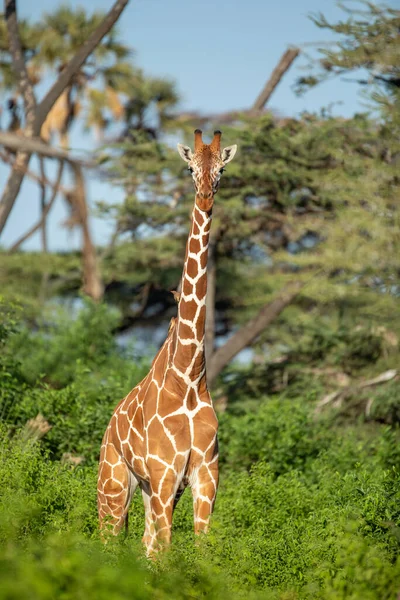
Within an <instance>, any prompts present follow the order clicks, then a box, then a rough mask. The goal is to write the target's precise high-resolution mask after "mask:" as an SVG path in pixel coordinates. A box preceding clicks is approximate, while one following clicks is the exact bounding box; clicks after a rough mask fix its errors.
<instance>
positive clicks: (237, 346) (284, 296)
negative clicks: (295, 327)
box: [207, 282, 305, 387]
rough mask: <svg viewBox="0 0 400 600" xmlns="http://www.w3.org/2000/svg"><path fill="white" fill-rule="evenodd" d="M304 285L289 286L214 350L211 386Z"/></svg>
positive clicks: (211, 363)
mask: <svg viewBox="0 0 400 600" xmlns="http://www.w3.org/2000/svg"><path fill="white" fill-rule="evenodd" d="M304 285H305V284H304V283H303V282H296V283H294V284H291V285H289V286H287V288H286V289H284V291H283V292H282V293H281V294H280V295H279V296H278V297H277V298H275V299H274V300H272V302H270V303H268V304H266V305H265V306H263V307H262V309H261V310H260V311H259V313H258V314H257V315H256V316H255V317H254V318H253V319H250V321H248V322H247V323H246V324H245V325H243V327H241V328H240V329H239V330H238V331H236V333H234V334H233V336H232V337H230V338H229V339H228V341H227V342H226V343H225V344H224V345H223V346H221V348H218V350H216V351H215V352H214V354H213V355H212V357H211V361H210V363H209V364H208V365H207V383H208V385H209V387H211V386H212V385H213V383H214V381H215V379H216V378H217V377H218V375H219V374H220V373H221V371H222V370H223V369H224V368H225V367H226V365H227V364H228V363H229V362H230V361H231V360H232V358H234V357H235V356H236V355H237V354H239V352H240V351H241V350H243V349H244V348H246V347H247V346H249V345H250V343H251V342H253V341H254V340H255V339H256V338H257V337H258V336H259V335H260V333H261V332H262V331H263V330H264V329H265V328H266V327H267V326H268V325H270V323H272V322H273V321H274V320H275V319H276V318H277V317H278V316H279V315H280V314H281V312H282V311H283V310H284V309H285V308H286V307H287V306H288V305H289V304H291V302H293V300H294V298H295V297H296V296H297V294H298V293H299V291H300V290H301V289H302V288H303V287H304Z"/></svg>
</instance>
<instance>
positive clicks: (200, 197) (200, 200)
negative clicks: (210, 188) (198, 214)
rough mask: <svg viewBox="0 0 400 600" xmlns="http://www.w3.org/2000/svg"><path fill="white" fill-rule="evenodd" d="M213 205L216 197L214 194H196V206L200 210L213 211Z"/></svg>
mask: <svg viewBox="0 0 400 600" xmlns="http://www.w3.org/2000/svg"><path fill="white" fill-rule="evenodd" d="M213 204H214V195H213V193H212V192H207V194H196V206H197V208H199V209H200V210H204V211H205V212H208V211H210V210H211V209H212V206H213Z"/></svg>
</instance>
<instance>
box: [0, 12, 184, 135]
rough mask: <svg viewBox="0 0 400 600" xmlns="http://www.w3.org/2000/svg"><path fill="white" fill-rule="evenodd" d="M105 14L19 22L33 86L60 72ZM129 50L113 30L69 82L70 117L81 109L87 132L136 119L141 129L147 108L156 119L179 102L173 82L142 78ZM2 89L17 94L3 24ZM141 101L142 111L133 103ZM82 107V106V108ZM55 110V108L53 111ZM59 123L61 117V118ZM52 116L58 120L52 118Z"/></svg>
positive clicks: (58, 14)
mask: <svg viewBox="0 0 400 600" xmlns="http://www.w3.org/2000/svg"><path fill="white" fill-rule="evenodd" d="M103 18H104V14H103V13H101V12H99V11H97V12H94V13H93V14H87V12H86V10H85V9H84V8H76V9H72V8H70V7H68V6H61V7H59V8H57V9H56V10H54V11H53V12H51V13H47V14H44V15H43V16H42V17H41V18H40V20H38V21H36V22H34V23H31V22H28V21H26V20H22V21H20V23H19V29H20V35H21V43H22V47H23V50H24V56H25V61H26V64H27V70H28V73H29V76H30V79H31V82H32V84H33V85H34V86H36V85H38V84H39V83H40V82H41V81H42V80H43V79H44V78H45V77H46V76H48V75H49V74H52V75H53V77H54V73H58V72H60V70H62V68H63V67H64V66H65V64H66V63H67V62H68V61H69V60H70V59H71V58H72V57H73V56H74V55H75V53H76V52H77V51H78V50H79V48H80V47H81V46H82V44H84V43H85V41H86V40H87V39H88V37H89V35H90V34H91V33H92V32H93V31H94V30H95V29H96V28H97V27H98V26H99V24H100V23H101V22H102V20H103ZM131 55H132V50H131V49H130V48H129V47H128V46H127V45H126V44H123V43H122V42H121V41H120V39H119V34H118V30H117V28H116V27H113V29H112V30H111V31H110V32H109V34H108V35H107V36H106V37H105V38H104V39H103V41H102V42H101V43H100V44H99V45H98V46H97V47H96V48H95V50H94V52H93V53H92V54H91V56H90V57H89V59H88V60H87V61H86V63H85V65H84V66H83V67H82V69H81V70H80V71H79V73H77V74H76V75H75V77H74V79H73V82H72V94H73V106H72V105H71V107H72V117H76V116H77V115H78V114H79V112H80V111H81V109H82V108H84V109H85V111H84V122H85V127H86V129H87V130H89V129H90V130H93V129H94V130H95V131H97V132H98V133H100V132H101V131H103V130H104V129H105V128H107V127H109V126H110V125H111V124H112V123H115V122H116V121H121V120H123V121H125V122H126V123H131V121H132V119H133V116H134V115H137V114H140V115H141V116H142V121H141V123H140V125H141V126H142V127H144V125H145V123H144V111H145V110H147V109H148V108H149V106H150V105H151V106H152V107H153V108H154V107H155V108H156V110H157V112H158V113H159V116H160V119H167V116H168V110H169V109H170V108H171V106H173V105H174V104H175V103H176V101H177V95H176V92H175V91H174V89H173V85H172V83H171V82H169V81H166V80H164V79H163V80H161V79H158V78H151V77H145V76H144V75H143V72H142V71H141V70H140V69H138V68H136V67H134V66H133V64H132V62H131ZM0 58H1V62H0V86H1V87H2V88H4V89H6V90H10V91H11V92H13V93H14V94H15V93H16V89H15V88H16V81H15V74H14V73H13V71H12V68H11V62H10V54H9V48H8V38H7V30H6V24H5V21H4V20H2V21H0ZM139 94H140V98H141V102H142V105H141V110H140V111H138V108H137V107H136V105H134V103H135V102H137V99H138V98H139ZM82 103H83V106H82ZM56 110H57V109H56V108H55V111H56ZM61 112H62V111H60V115H59V118H60V119H63V118H64V113H63V114H61ZM55 116H57V115H56V114H55Z"/></svg>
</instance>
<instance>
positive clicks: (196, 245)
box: [189, 239, 201, 254]
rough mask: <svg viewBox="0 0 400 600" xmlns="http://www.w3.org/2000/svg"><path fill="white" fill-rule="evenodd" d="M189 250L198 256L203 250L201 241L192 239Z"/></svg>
mask: <svg viewBox="0 0 400 600" xmlns="http://www.w3.org/2000/svg"><path fill="white" fill-rule="evenodd" d="M189 250H190V252H191V253H193V254H198V253H199V252H200V250H201V245H200V240H195V239H191V240H190V244H189Z"/></svg>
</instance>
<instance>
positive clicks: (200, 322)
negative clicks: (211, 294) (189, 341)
mask: <svg viewBox="0 0 400 600" xmlns="http://www.w3.org/2000/svg"><path fill="white" fill-rule="evenodd" d="M205 321H206V307H205V306H202V307H201V309H200V311H199V316H198V319H197V322H196V337H197V339H198V340H199V341H200V340H202V339H203V338H204V327H205Z"/></svg>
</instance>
